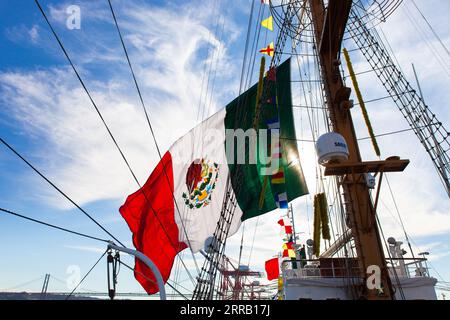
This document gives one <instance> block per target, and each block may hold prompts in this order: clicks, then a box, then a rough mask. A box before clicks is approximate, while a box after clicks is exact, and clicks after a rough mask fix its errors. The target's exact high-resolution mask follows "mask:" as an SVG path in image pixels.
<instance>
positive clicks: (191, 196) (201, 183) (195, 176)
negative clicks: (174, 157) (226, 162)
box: [183, 159, 219, 209]
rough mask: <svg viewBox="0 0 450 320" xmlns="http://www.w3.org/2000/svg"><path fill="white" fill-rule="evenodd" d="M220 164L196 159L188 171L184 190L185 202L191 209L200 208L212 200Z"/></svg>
mask: <svg viewBox="0 0 450 320" xmlns="http://www.w3.org/2000/svg"><path fill="white" fill-rule="evenodd" d="M218 175H219V165H218V164H217V163H212V164H210V163H209V162H208V161H207V160H206V159H197V160H194V161H193V162H192V163H191V165H190V166H189V168H188V171H187V173H186V187H187V190H188V192H183V199H184V203H185V204H186V206H187V207H188V208H189V209H194V208H195V209H200V208H202V207H206V206H207V205H209V204H210V202H211V195H212V192H213V191H214V189H215V187H216V182H217V176H218Z"/></svg>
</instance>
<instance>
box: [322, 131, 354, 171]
mask: <svg viewBox="0 0 450 320" xmlns="http://www.w3.org/2000/svg"><path fill="white" fill-rule="evenodd" d="M316 152H317V156H318V158H319V164H321V165H324V164H326V163H328V162H330V161H343V160H347V159H348V154H349V153H348V147H347V142H346V141H345V139H344V137H343V136H341V135H340V134H339V133H336V132H330V133H325V134H324V135H322V136H320V137H319V139H317V142H316Z"/></svg>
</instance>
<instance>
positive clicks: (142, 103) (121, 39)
mask: <svg viewBox="0 0 450 320" xmlns="http://www.w3.org/2000/svg"><path fill="white" fill-rule="evenodd" d="M108 4H109V8H110V9H111V14H112V17H113V19H114V24H115V25H116V28H117V32H118V34H119V38H120V42H121V43H122V48H123V51H124V53H125V56H126V59H127V62H128V66H129V67H130V71H131V75H132V76H133V80H134V84H135V86H136V90H137V93H138V95H139V100H140V102H141V106H142V109H143V111H144V113H145V118H146V119H147V124H148V127H149V129H150V133H151V135H152V138H153V142H154V143H155V147H156V151H157V152H158V156H159V159H160V161H162V154H161V150H160V149H159V145H158V141H157V139H156V136H155V132H154V130H153V126H152V124H151V122H150V118H149V116H148V112H147V107H146V106H145V103H144V98H143V97H142V93H141V89H140V88H139V84H138V81H137V78H136V75H135V73H134V69H133V66H132V64H131V60H130V56H129V54H128V50H127V47H126V45H125V41H124V40H123V36H122V32H121V31H120V27H119V23H118V21H117V18H116V14H115V12H114V8H113V6H112V3H111V0H108ZM130 170H131V169H130ZM163 171H164V175H165V177H166V180H167V183H168V185H169V186H170V179H169V176H168V175H167V170H166V166H165V165H163ZM133 176H134V174H133ZM136 182H137V183H138V185H139V187H141V186H140V184H139V182H138V181H137V179H136ZM141 188H142V187H141ZM146 198H147V197H146ZM172 198H173V200H174V203H175V207H176V210H177V212H178V215H179V216H180V221H181V225H182V228H183V231H184V234H185V236H186V240H187V242H188V244H189V249H190V251H191V253H192V258H193V260H194V263H195V266H196V268H197V272H199V270H200V269H199V267H198V264H197V260H196V258H195V255H194V252H193V251H192V248H191V244H190V240H189V237H188V235H187V230H186V226H185V224H184V222H183V220H182V219H181V212H180V209H179V207H178V203H177V201H176V199H175V195H174V194H173V191H172ZM155 215H156V213H155Z"/></svg>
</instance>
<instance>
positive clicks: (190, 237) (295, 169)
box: [120, 60, 308, 294]
mask: <svg viewBox="0 0 450 320" xmlns="http://www.w3.org/2000/svg"><path fill="white" fill-rule="evenodd" d="M289 61H290V60H287V61H286V62H284V63H283V64H282V65H280V66H279V67H278V68H277V69H273V70H270V72H269V73H268V76H267V77H266V78H265V79H264V86H263V87H264V89H263V91H262V92H263V94H262V98H261V101H262V102H263V103H262V104H260V112H257V111H256V110H257V109H256V107H255V105H256V96H257V91H258V86H257V85H255V86H253V87H252V88H250V89H249V90H248V91H246V92H245V93H243V94H242V95H240V96H239V97H238V98H236V99H235V100H234V101H232V102H231V103H229V104H228V105H227V106H226V108H224V109H223V110H221V111H219V112H217V113H216V114H214V115H213V116H211V117H210V118H208V119H207V120H205V121H203V122H202V123H201V124H199V125H198V126H197V127H195V128H194V129H192V130H191V131H190V132H189V133H187V134H186V135H185V136H183V137H181V138H180V139H179V140H178V141H176V142H175V143H174V144H173V145H172V147H170V149H169V150H168V151H167V152H166V153H165V154H164V156H163V157H162V160H161V161H160V162H159V163H158V165H157V166H156V168H155V169H154V170H153V172H152V173H151V175H150V177H149V178H148V180H147V182H146V183H145V185H144V186H143V187H142V189H140V190H138V191H136V192H135V193H133V194H131V195H130V196H128V198H127V200H126V202H125V204H124V205H123V206H122V207H121V208H120V213H121V214H122V216H123V218H124V219H125V220H126V222H127V223H128V226H129V227H130V229H131V231H132V233H133V244H134V246H135V247H136V249H137V250H139V251H140V252H142V253H144V254H145V255H146V256H148V257H149V258H150V259H151V260H152V261H153V262H154V263H155V264H156V266H157V267H158V269H159V270H160V272H161V274H162V276H163V279H164V281H167V279H168V278H169V276H170V272H171V269H172V265H173V261H174V259H175V256H176V255H177V254H178V253H179V252H180V251H182V250H183V249H185V248H187V247H190V248H191V249H192V250H193V252H198V251H199V250H201V249H202V248H203V247H204V244H205V240H206V239H208V238H209V237H211V236H212V235H213V234H214V231H215V228H216V225H217V223H218V221H219V219H220V213H221V209H222V205H223V203H224V199H225V197H226V192H227V190H229V191H230V192H231V193H232V194H231V196H232V197H235V199H236V202H237V207H236V211H235V214H234V217H233V219H232V221H231V226H230V231H229V236H231V235H233V234H234V233H236V232H237V230H238V229H239V226H240V225H241V223H242V221H244V220H246V219H249V218H252V217H256V216H259V215H261V214H264V213H267V212H269V211H272V210H274V209H277V208H287V204H288V202H289V201H291V200H293V199H295V198H297V197H299V196H302V195H304V194H306V193H307V192H308V191H307V187H306V184H305V180H304V177H303V173H302V168H301V165H300V158H299V154H298V150H297V142H296V135H295V127H294V121H293V114H292V101H291V88H290V62H289ZM256 114H259V116H257V117H255V115H256ZM255 119H256V120H255ZM254 129H256V130H254ZM252 133H254V134H253V135H252ZM264 136H265V137H266V139H264ZM135 277H136V279H137V280H138V281H139V282H140V283H141V285H142V286H143V287H144V289H145V290H146V291H147V292H148V293H149V294H153V293H156V292H157V291H158V288H157V286H156V281H155V278H154V276H153V274H152V272H151V271H150V269H149V268H147V266H145V265H144V264H143V263H141V262H140V261H139V260H136V264H135Z"/></svg>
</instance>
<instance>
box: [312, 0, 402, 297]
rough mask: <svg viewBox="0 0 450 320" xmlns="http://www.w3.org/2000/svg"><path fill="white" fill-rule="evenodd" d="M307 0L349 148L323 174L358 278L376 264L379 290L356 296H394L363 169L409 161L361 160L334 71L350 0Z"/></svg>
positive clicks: (336, 120)
mask: <svg viewBox="0 0 450 320" xmlns="http://www.w3.org/2000/svg"><path fill="white" fill-rule="evenodd" d="M308 1H309V6H310V9H311V17H312V21H313V25H314V29H315V34H314V35H315V43H316V49H317V54H318V56H319V62H320V66H321V76H322V82H323V86H324V91H325V95H326V98H327V99H326V100H327V108H328V112H329V116H330V120H331V124H332V128H333V131H334V132H337V133H339V134H341V135H342V136H343V137H344V138H345V140H346V141H347V144H348V149H349V159H348V161H346V162H344V163H340V164H331V165H326V169H325V175H336V176H338V177H339V179H338V180H339V181H340V184H341V186H342V189H343V196H344V199H345V204H346V213H347V218H348V221H349V227H350V229H351V232H352V236H353V239H354V241H355V246H356V251H357V258H358V261H359V268H360V272H361V276H362V278H363V279H367V277H368V276H369V275H370V274H367V273H366V271H367V268H368V267H369V266H374V265H375V266H378V267H379V268H380V270H381V288H382V290H376V289H375V290H374V289H372V290H370V289H368V288H367V287H366V283H365V282H364V283H363V288H361V296H362V297H363V298H367V299H371V300H372V299H373V300H375V299H379V300H389V299H394V292H393V289H392V284H391V280H390V277H389V273H388V268H387V264H386V259H385V255H384V251H383V246H382V240H381V237H380V232H379V229H378V226H377V223H376V208H375V207H374V204H373V203H372V200H371V197H370V193H369V188H368V186H367V185H366V180H365V173H367V172H380V173H381V174H382V172H383V171H384V172H386V171H402V170H403V169H404V168H405V167H406V165H407V164H408V162H409V161H407V160H386V161H371V162H363V161H362V159H361V154H360V151H359V148H358V143H357V137H356V134H355V129H354V126H353V121H352V116H351V113H350V109H351V107H352V103H351V101H350V100H349V98H350V93H351V89H350V88H348V87H346V86H345V85H344V82H343V79H342V76H341V73H340V72H339V66H340V60H339V59H340V58H339V57H340V51H341V45H342V40H343V36H344V32H345V28H346V25H347V22H348V18H349V14H350V10H351V7H352V4H353V1H352V0H329V1H328V7H327V9H326V8H325V4H324V1H323V0H308Z"/></svg>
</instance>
